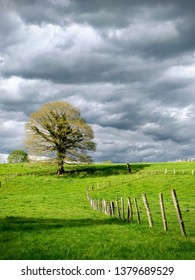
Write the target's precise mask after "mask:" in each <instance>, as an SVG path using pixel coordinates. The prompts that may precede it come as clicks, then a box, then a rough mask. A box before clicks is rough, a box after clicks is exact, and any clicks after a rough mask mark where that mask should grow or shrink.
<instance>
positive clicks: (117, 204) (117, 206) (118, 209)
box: [116, 196, 121, 220]
mask: <svg viewBox="0 0 195 280" xmlns="http://www.w3.org/2000/svg"><path fill="white" fill-rule="evenodd" d="M116 209H117V214H118V219H119V220H120V219H121V215H120V208H119V202H118V196H116Z"/></svg>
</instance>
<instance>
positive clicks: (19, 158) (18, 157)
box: [7, 150, 28, 163]
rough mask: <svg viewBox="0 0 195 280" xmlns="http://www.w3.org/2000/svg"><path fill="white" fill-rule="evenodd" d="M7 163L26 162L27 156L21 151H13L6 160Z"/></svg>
mask: <svg viewBox="0 0 195 280" xmlns="http://www.w3.org/2000/svg"><path fill="white" fill-rule="evenodd" d="M7 160H8V162H9V163H20V162H26V161H28V154H27V153H26V152H24V151H22V150H15V151H13V152H11V154H10V155H9V156H8V158H7Z"/></svg>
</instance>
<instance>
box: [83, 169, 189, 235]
mask: <svg viewBox="0 0 195 280" xmlns="http://www.w3.org/2000/svg"><path fill="white" fill-rule="evenodd" d="M167 173H168V171H167V170H165V172H164V174H165V175H166V174H167ZM155 174H159V173H158V172H157V171H152V172H144V173H143V172H142V173H139V174H137V175H136V176H135V177H134V176H133V177H134V178H133V177H132V176H129V177H128V178H127V176H124V177H123V178H120V180H119V181H118V183H119V182H120V184H122V183H126V182H129V181H130V180H135V179H139V178H143V177H145V176H148V175H155ZM161 174H162V173H161ZM169 174H170V172H169ZM172 174H174V175H176V174H182V175H184V174H187V173H186V172H180V173H179V172H178V171H177V173H176V170H174V171H173V173H172ZM191 174H192V175H194V172H192V173H191ZM188 175H189V173H188ZM118 183H117V181H116V180H115V181H113V182H111V181H108V182H107V183H105V182H102V187H103V188H104V187H110V186H111V185H118ZM100 188H101V184H100V183H99V182H98V183H97V187H95V184H93V185H92V186H91V188H90V189H89V188H88V189H87V190H86V196H87V199H88V201H89V203H90V205H91V207H92V208H93V209H95V210H98V211H100V212H102V213H105V214H106V215H108V216H110V217H112V218H117V219H119V220H120V221H122V222H128V223H135V222H137V223H138V224H141V223H142V220H143V215H144V216H146V217H147V222H148V224H149V226H150V227H153V226H155V225H156V224H160V223H161V225H162V227H163V229H164V231H168V229H169V225H170V224H171V223H173V220H174V222H177V224H178V225H179V227H180V231H181V234H182V235H183V236H186V235H187V234H186V229H185V225H184V220H183V217H182V210H181V209H180V205H179V200H178V198H177V194H176V190H175V189H173V190H171V193H170V199H169V201H166V203H164V196H163V193H159V199H157V200H158V201H155V207H154V205H152V204H153V202H154V201H153V202H151V201H149V200H148V197H147V194H146V193H143V194H142V195H141V197H142V205H143V206H144V207H143V209H142V205H141V201H140V199H137V197H133V198H132V197H128V198H125V199H124V197H122V196H121V197H118V196H117V197H116V199H115V200H114V201H107V200H106V199H103V198H100V199H93V198H92V196H91V193H90V190H91V191H94V190H95V189H100ZM171 197H172V199H171ZM165 204H166V205H165ZM151 205H152V206H153V207H151ZM151 208H153V210H152V211H151ZM140 209H141V210H140ZM154 209H155V210H154ZM185 211H186V212H187V211H189V210H185ZM173 213H174V218H173ZM153 215H154V216H155V222H154V219H153ZM156 220H157V221H156ZM168 220H169V222H168ZM144 222H145V220H144Z"/></svg>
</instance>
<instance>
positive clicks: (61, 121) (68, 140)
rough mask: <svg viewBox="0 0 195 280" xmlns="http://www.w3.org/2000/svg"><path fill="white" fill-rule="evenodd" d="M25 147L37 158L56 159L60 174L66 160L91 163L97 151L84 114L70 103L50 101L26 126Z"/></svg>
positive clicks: (31, 117)
mask: <svg viewBox="0 0 195 280" xmlns="http://www.w3.org/2000/svg"><path fill="white" fill-rule="evenodd" d="M25 132H26V134H25V146H26V148H28V149H29V151H30V153H32V154H35V155H47V156H55V157H56V159H57V162H58V174H63V173H64V160H67V161H82V162H89V161H91V157H90V156H89V155H88V154H87V152H88V151H95V148H96V145H95V143H94V142H93V138H94V133H93V130H92V128H91V126H90V125H88V124H87V123H86V121H85V120H84V119H83V118H82V117H81V115H80V111H79V110H78V109H77V108H74V107H73V106H72V105H71V104H69V103H68V102H49V103H46V104H44V105H43V106H42V107H41V108H40V109H39V110H38V111H36V112H34V113H32V114H31V115H30V119H29V121H28V122H27V123H26V126H25Z"/></svg>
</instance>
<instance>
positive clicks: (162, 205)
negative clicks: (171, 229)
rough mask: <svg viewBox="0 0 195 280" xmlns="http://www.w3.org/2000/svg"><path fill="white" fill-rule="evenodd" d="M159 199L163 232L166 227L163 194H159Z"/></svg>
mask: <svg viewBox="0 0 195 280" xmlns="http://www.w3.org/2000/svg"><path fill="white" fill-rule="evenodd" d="M159 199H160V209H161V213H162V221H163V227H164V230H165V231H167V230H168V227H167V220H166V215H165V209H164V202H163V194H162V193H159Z"/></svg>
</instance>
